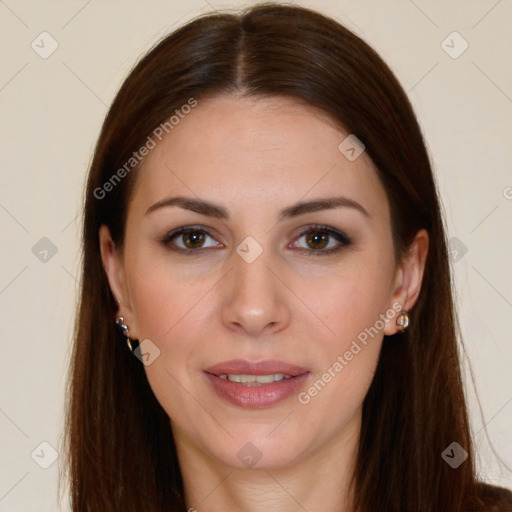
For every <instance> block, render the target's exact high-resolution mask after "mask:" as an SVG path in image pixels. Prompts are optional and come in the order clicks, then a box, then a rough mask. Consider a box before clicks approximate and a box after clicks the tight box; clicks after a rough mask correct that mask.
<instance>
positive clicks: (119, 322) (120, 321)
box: [116, 316, 133, 352]
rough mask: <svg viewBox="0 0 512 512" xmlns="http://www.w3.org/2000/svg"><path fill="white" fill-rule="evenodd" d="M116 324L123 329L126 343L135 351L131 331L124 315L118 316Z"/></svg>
mask: <svg viewBox="0 0 512 512" xmlns="http://www.w3.org/2000/svg"><path fill="white" fill-rule="evenodd" d="M116 325H117V326H118V327H119V328H120V329H121V333H122V334H124V335H125V336H126V344H127V345H128V348H129V349H130V351H131V352H133V346H132V340H131V339H130V331H129V330H128V326H127V325H125V323H124V317H122V316H120V317H118V318H116Z"/></svg>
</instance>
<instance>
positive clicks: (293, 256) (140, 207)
mask: <svg viewBox="0 0 512 512" xmlns="http://www.w3.org/2000/svg"><path fill="white" fill-rule="evenodd" d="M83 237H84V257H83V276H82V295H81V302H80V307H79V310H78V315H77V324H76V340H75V348H74V354H73V365H72V370H71V374H70V379H71V386H70V390H71V391H70V406H69V413H68V422H67V427H68V432H69V472H70V481H71V494H72V501H73V505H72V507H73V510H77V511H93V510H94V511H117V510H119V511H121V510H122V511H123V512H126V511H135V510H137V511H142V510H144V511H164V510H172V511H184V510H189V511H191V510H197V511H199V512H201V511H202V510H205V511H217V510H244V511H259V510H278V509H279V510H281V511H282V510H310V511H313V510H329V511H331V510H332V511H359V512H375V511H377V510H379V511H401V512H403V511H450V512H462V511H489V510H496V511H504V510H512V494H511V493H510V492H509V491H507V490H505V489H500V488H496V487H491V486H489V485H484V484H482V483H479V482H478V481H477V480H476V477H475V462H474V453H473V449H472V442H471V437H470V432H469V427H468V418H467V410H466V405H465V401H464V394H463V387H462V381H461V374H460V367H459V359H458V355H457V341H456V329H455V315H454V309H453V302H452V296H451V288H450V270H449V263H448V255H447V249H446V242H445V233H444V227H443V221H442V217H441V214H440V207H439V201H438V195H437V191H436V186H435V183H434V180H433V176H432V170H431V168H430V164H429V158H428V154H427V152H426V149H425V145H424V142H423V139H422V135H421V132H420V129H419V126H418V123H417V121H416V119H415V116H414V114H413V112H412V109H411V106H410V103H409V101H408V99H407V96H406V95H405V93H404V91H403V89H402V88H401V86H400V85H399V84H398V82H397V80H396V78H395V77H394V75H393V74H392V73H391V71H390V70H389V68H388V67H387V66H386V65H385V64H384V63H383V62H382V60H381V59H380V58H379V57H378V56H377V55H376V53H375V52H374V51H373V50H372V49H371V48H369V47H368V46H367V45H366V44H365V43H364V42H363V41H361V40H360V39H359V38H358V37H356V36H355V35H354V34H352V33H351V32H349V31H348V30H347V29H345V28H344V27H342V26H340V25H339V24H338V23H336V22H335V21H333V20H330V19H328V18H326V17H324V16H322V15H320V14H318V13H315V12H314V11H311V10H307V9H303V8H298V7H290V6H278V5H261V6H256V7H253V8H251V9H248V10H247V11H245V12H244V13H243V14H241V15H240V16H234V15H228V14H212V15H209V16H205V17H201V18H199V19H196V20H194V21H192V22H190V23H188V24H187V25H186V26H184V27H182V28H181V29H179V30H177V31H176V32H174V33H172V34H170V35H169V36H168V37H166V38H165V39H164V40H163V41H161V42H160V43H159V44H158V45H157V46H156V47H155V48H154V49H152V50H151V51H150V52H149V53H148V54H147V55H146V56H145V57H144V58H143V59H142V60H141V61H140V62H139V64H138V65H137V66H136V67H135V68H134V69H133V71H132V72H131V73H130V75H129V76H128V78H127V79H126V81H125V82H124V84H123V86H122V87H121V90H120V91H119V93H118V95H117V97H116V98H115V100H114V103H113V105H112V107H111V109H110V111H109V113H108V115H107V118H106V120H105V123H104V125H103V129H102V132H101V134H100V137H99V139H98V144H97V147H96V151H95V155H94V159H93V162H92V165H91V169H90V173H89V179H88V185H87V191H86V205H85V225H84V233H83ZM123 340H124V341H123Z"/></svg>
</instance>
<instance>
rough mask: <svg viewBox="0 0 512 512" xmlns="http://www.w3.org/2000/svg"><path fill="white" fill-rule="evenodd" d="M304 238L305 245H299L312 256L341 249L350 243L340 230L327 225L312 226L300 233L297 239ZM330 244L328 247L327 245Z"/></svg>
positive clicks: (327, 253)
mask: <svg viewBox="0 0 512 512" xmlns="http://www.w3.org/2000/svg"><path fill="white" fill-rule="evenodd" d="M301 238H304V239H305V244H306V247H304V246H303V247H299V249H303V250H304V251H306V254H308V255H312V256H326V255H329V254H334V253H336V252H339V251H341V250H342V249H343V248H344V247H347V246H348V245H350V244H351V243H352V241H351V239H350V238H349V237H348V236H347V235H345V233H342V232H341V231H338V230H335V229H333V228H329V227H327V226H312V227H310V228H309V229H308V230H307V231H304V232H303V233H301V234H300V236H299V238H298V239H297V240H300V239H301ZM329 245H330V247H329Z"/></svg>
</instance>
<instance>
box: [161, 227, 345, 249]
mask: <svg viewBox="0 0 512 512" xmlns="http://www.w3.org/2000/svg"><path fill="white" fill-rule="evenodd" d="M317 232H321V233H324V234H327V235H329V236H330V237H332V238H335V239H336V240H337V241H338V242H340V244H341V245H339V246H338V247H335V248H331V249H316V250H315V249H302V248H299V249H298V250H299V251H300V252H304V253H306V255H308V256H329V255H331V254H335V253H338V252H340V251H341V250H342V249H343V248H345V247H347V246H349V245H351V244H352V240H351V239H350V238H349V237H348V236H347V235H346V234H345V233H343V232H341V231H338V230H336V229H333V228H330V227H328V226H322V225H318V224H316V225H313V226H310V227H309V228H308V229H307V230H305V231H302V232H301V233H300V234H299V236H298V237H297V239H299V238H301V237H303V236H304V235H308V234H310V233H317ZM185 233H202V234H204V235H207V236H211V235H210V233H209V232H208V231H206V230H205V229H203V228H201V227H198V226H183V227H181V228H178V229H175V230H174V231H172V232H170V233H168V234H166V235H165V236H164V237H163V238H162V239H161V241H160V242H161V243H162V245H164V246H165V247H167V248H168V249H170V250H171V251H175V252H180V253H182V254H186V255H187V256H192V255H193V254H196V253H198V252H203V251H205V250H207V249H208V248H199V249H183V248H181V247H172V246H171V245H169V242H171V241H172V240H173V239H174V238H176V237H178V236H179V235H183V234H185ZM212 238H213V237H212Z"/></svg>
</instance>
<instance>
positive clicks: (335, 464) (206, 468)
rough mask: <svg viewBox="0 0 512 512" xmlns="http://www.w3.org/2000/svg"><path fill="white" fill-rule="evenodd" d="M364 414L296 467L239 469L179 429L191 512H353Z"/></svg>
mask: <svg viewBox="0 0 512 512" xmlns="http://www.w3.org/2000/svg"><path fill="white" fill-rule="evenodd" d="M360 425H361V416H360V414H358V415H356V416H355V417H354V418H353V419H352V421H351V423H350V424H347V425H345V427H344V429H343V431H342V432H339V433H338V434H337V435H336V437H335V438H334V439H333V438H331V439H329V440H328V441H326V442H325V443H323V444H320V445H315V447H314V449H311V451H307V450H306V451H305V452H304V453H303V454H302V455H301V457H300V458H297V459H296V460H295V461H294V463H293V465H288V466H286V467H281V466H280V467H277V466H274V467H269V468H266V467H264V466H261V467H254V468H243V469H240V468H238V467H233V466H229V465H226V464H224V463H223V462H222V461H220V460H218V459H215V458H212V457H210V456H209V455H208V454H207V453H206V452H205V450H200V449H199V448H198V447H197V445H195V444H194V443H193V441H192V440H191V439H189V438H187V437H186V436H185V435H184V433H183V431H180V430H179V429H178V428H177V427H176V425H174V424H173V434H174V438H175V443H176V449H177V453H178V461H179V464H180V469H181V474H182V478H183V485H184V492H185V501H186V504H187V511H189V512H194V511H197V512H221V511H223V512H224V511H225V510H240V511H242V510H243V511H244V512H269V510H279V511H280V512H292V511H293V512H297V511H313V510H329V511H336V512H353V509H352V506H351V503H352V488H351V485H350V483H351V479H352V476H353V473H354V467H355V461H356V455H357V449H358V443H359V433H360Z"/></svg>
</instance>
